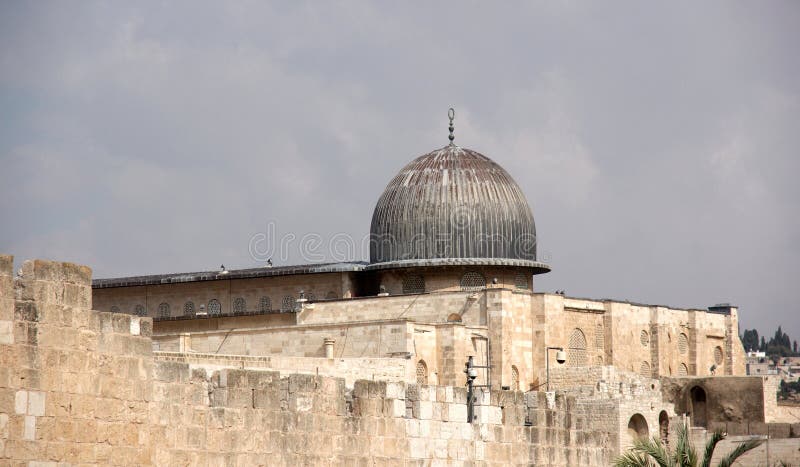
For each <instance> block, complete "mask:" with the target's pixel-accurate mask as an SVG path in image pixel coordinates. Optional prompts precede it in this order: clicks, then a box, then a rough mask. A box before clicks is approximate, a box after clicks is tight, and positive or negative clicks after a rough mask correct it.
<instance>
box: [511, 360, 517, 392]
mask: <svg viewBox="0 0 800 467" xmlns="http://www.w3.org/2000/svg"><path fill="white" fill-rule="evenodd" d="M511 389H513V390H514V391H519V370H518V369H517V367H516V366H514V365H511Z"/></svg>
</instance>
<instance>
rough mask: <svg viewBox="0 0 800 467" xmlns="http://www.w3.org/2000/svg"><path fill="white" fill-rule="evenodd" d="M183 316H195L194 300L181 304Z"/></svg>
mask: <svg viewBox="0 0 800 467" xmlns="http://www.w3.org/2000/svg"><path fill="white" fill-rule="evenodd" d="M183 316H195V311H194V302H192V301H188V302H186V303H184V304H183Z"/></svg>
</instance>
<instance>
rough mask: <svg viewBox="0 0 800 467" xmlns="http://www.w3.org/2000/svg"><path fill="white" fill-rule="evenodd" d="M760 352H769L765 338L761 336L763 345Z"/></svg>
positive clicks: (759, 348) (759, 347)
mask: <svg viewBox="0 0 800 467" xmlns="http://www.w3.org/2000/svg"><path fill="white" fill-rule="evenodd" d="M758 350H760V351H762V352H765V351H766V350H767V343H766V341H764V336H761V345H760V346H758Z"/></svg>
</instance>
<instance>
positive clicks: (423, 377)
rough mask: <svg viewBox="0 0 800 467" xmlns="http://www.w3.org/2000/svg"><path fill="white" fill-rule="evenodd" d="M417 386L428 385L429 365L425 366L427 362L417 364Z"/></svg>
mask: <svg viewBox="0 0 800 467" xmlns="http://www.w3.org/2000/svg"><path fill="white" fill-rule="evenodd" d="M417 384H419V385H427V384H428V365H427V364H425V360H420V361H418V362H417Z"/></svg>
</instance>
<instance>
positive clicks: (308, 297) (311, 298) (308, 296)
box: [306, 292, 317, 302]
mask: <svg viewBox="0 0 800 467" xmlns="http://www.w3.org/2000/svg"><path fill="white" fill-rule="evenodd" d="M316 299H317V296H316V295H314V292H308V293H307V294H306V300H308V301H309V302H313V301H315V300H316Z"/></svg>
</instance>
